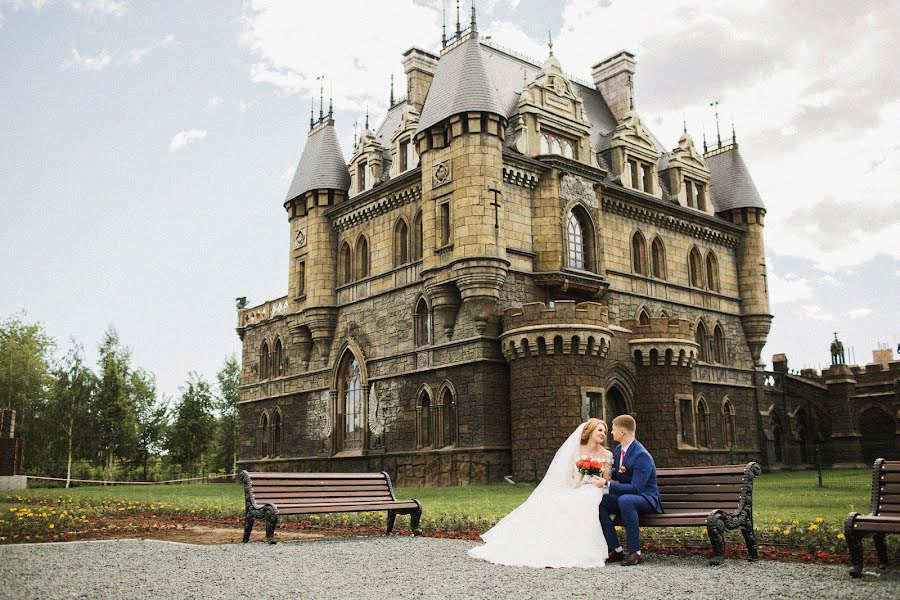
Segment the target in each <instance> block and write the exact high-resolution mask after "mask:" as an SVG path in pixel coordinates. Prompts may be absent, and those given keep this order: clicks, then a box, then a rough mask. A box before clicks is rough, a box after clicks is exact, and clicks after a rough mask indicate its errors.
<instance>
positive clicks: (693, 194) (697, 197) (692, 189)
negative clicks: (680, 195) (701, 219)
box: [684, 177, 706, 212]
mask: <svg viewBox="0 0 900 600" xmlns="http://www.w3.org/2000/svg"><path fill="white" fill-rule="evenodd" d="M684 190H685V193H686V195H687V205H688V207H689V208H696V209H697V210H702V211H704V212H706V186H705V185H704V184H702V183H700V182H699V181H695V180H693V179H690V178H688V177H685V178H684Z"/></svg>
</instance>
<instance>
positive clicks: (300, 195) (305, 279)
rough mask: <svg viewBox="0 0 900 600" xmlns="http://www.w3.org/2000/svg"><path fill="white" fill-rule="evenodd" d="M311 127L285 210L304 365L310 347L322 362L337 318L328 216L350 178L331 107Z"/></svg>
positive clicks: (296, 331) (297, 339) (296, 334)
mask: <svg viewBox="0 0 900 600" xmlns="http://www.w3.org/2000/svg"><path fill="white" fill-rule="evenodd" d="M310 124H311V125H312V128H311V129H310V132H309V137H308V138H307V140H306V146H305V147H304V148H303V154H302V155H301V157H300V162H299V164H298V165H297V171H296V173H295V174H294V179H293V181H292V183H291V187H290V190H289V191H288V194H287V199H286V200H285V202H284V208H285V209H286V210H287V213H288V220H289V221H290V224H291V238H290V239H291V247H290V256H291V260H290V271H289V274H288V301H289V302H290V303H291V307H292V309H291V310H289V312H291V313H300V318H299V319H298V320H296V323H297V324H295V325H294V326H293V327H292V328H291V334H292V337H293V342H294V343H295V344H296V346H297V347H298V348H299V349H300V353H301V361H302V362H303V363H308V362H309V360H310V350H311V346H313V345H314V346H315V350H316V356H317V358H318V359H319V360H320V361H321V362H322V363H323V364H325V363H327V361H328V351H329V348H330V346H331V340H332V338H333V336H334V328H335V325H336V319H337V308H336V298H335V293H334V288H335V284H336V281H335V277H336V269H335V265H336V264H337V237H336V233H335V231H334V228H333V227H332V225H331V221H330V219H329V218H328V217H326V215H325V213H326V211H327V210H328V209H329V207H331V206H334V205H336V204H340V203H341V202H343V201H344V200H345V199H346V198H347V190H348V188H349V187H350V174H349V172H348V170H347V163H346V162H345V161H344V156H343V154H342V153H341V148H340V145H339V144H338V139H337V135H336V134H335V131H334V120H333V119H332V113H331V109H330V108H329V110H328V114H327V116H321V117H320V118H319V121H318V122H317V123H315V122H312V121H311V122H310Z"/></svg>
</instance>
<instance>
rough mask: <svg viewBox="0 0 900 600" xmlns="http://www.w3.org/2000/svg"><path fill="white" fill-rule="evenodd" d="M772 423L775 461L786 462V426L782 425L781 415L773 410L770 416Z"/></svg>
mask: <svg viewBox="0 0 900 600" xmlns="http://www.w3.org/2000/svg"><path fill="white" fill-rule="evenodd" d="M769 419H770V422H771V424H772V446H773V448H772V449H773V450H774V451H775V462H777V463H780V462H784V427H783V426H782V425H781V417H780V416H779V415H778V413H777V412H775V411H772V415H771V416H770V417H769Z"/></svg>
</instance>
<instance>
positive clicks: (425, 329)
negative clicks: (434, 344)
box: [415, 298, 432, 347]
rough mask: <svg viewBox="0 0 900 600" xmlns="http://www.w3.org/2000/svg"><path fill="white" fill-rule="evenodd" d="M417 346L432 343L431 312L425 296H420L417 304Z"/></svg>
mask: <svg viewBox="0 0 900 600" xmlns="http://www.w3.org/2000/svg"><path fill="white" fill-rule="evenodd" d="M415 327H416V330H415V336H416V347H419V346H428V345H430V344H431V340H432V337H431V313H430V312H429V311H428V303H427V302H426V301H425V298H420V299H419V302H418V304H416V325H415Z"/></svg>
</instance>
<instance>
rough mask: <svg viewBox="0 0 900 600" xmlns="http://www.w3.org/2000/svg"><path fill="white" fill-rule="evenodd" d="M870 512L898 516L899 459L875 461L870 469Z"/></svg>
mask: <svg viewBox="0 0 900 600" xmlns="http://www.w3.org/2000/svg"><path fill="white" fill-rule="evenodd" d="M872 514H873V515H885V516H900V460H884V459H883V458H879V459H878V460H876V461H875V468H874V469H873V471H872Z"/></svg>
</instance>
